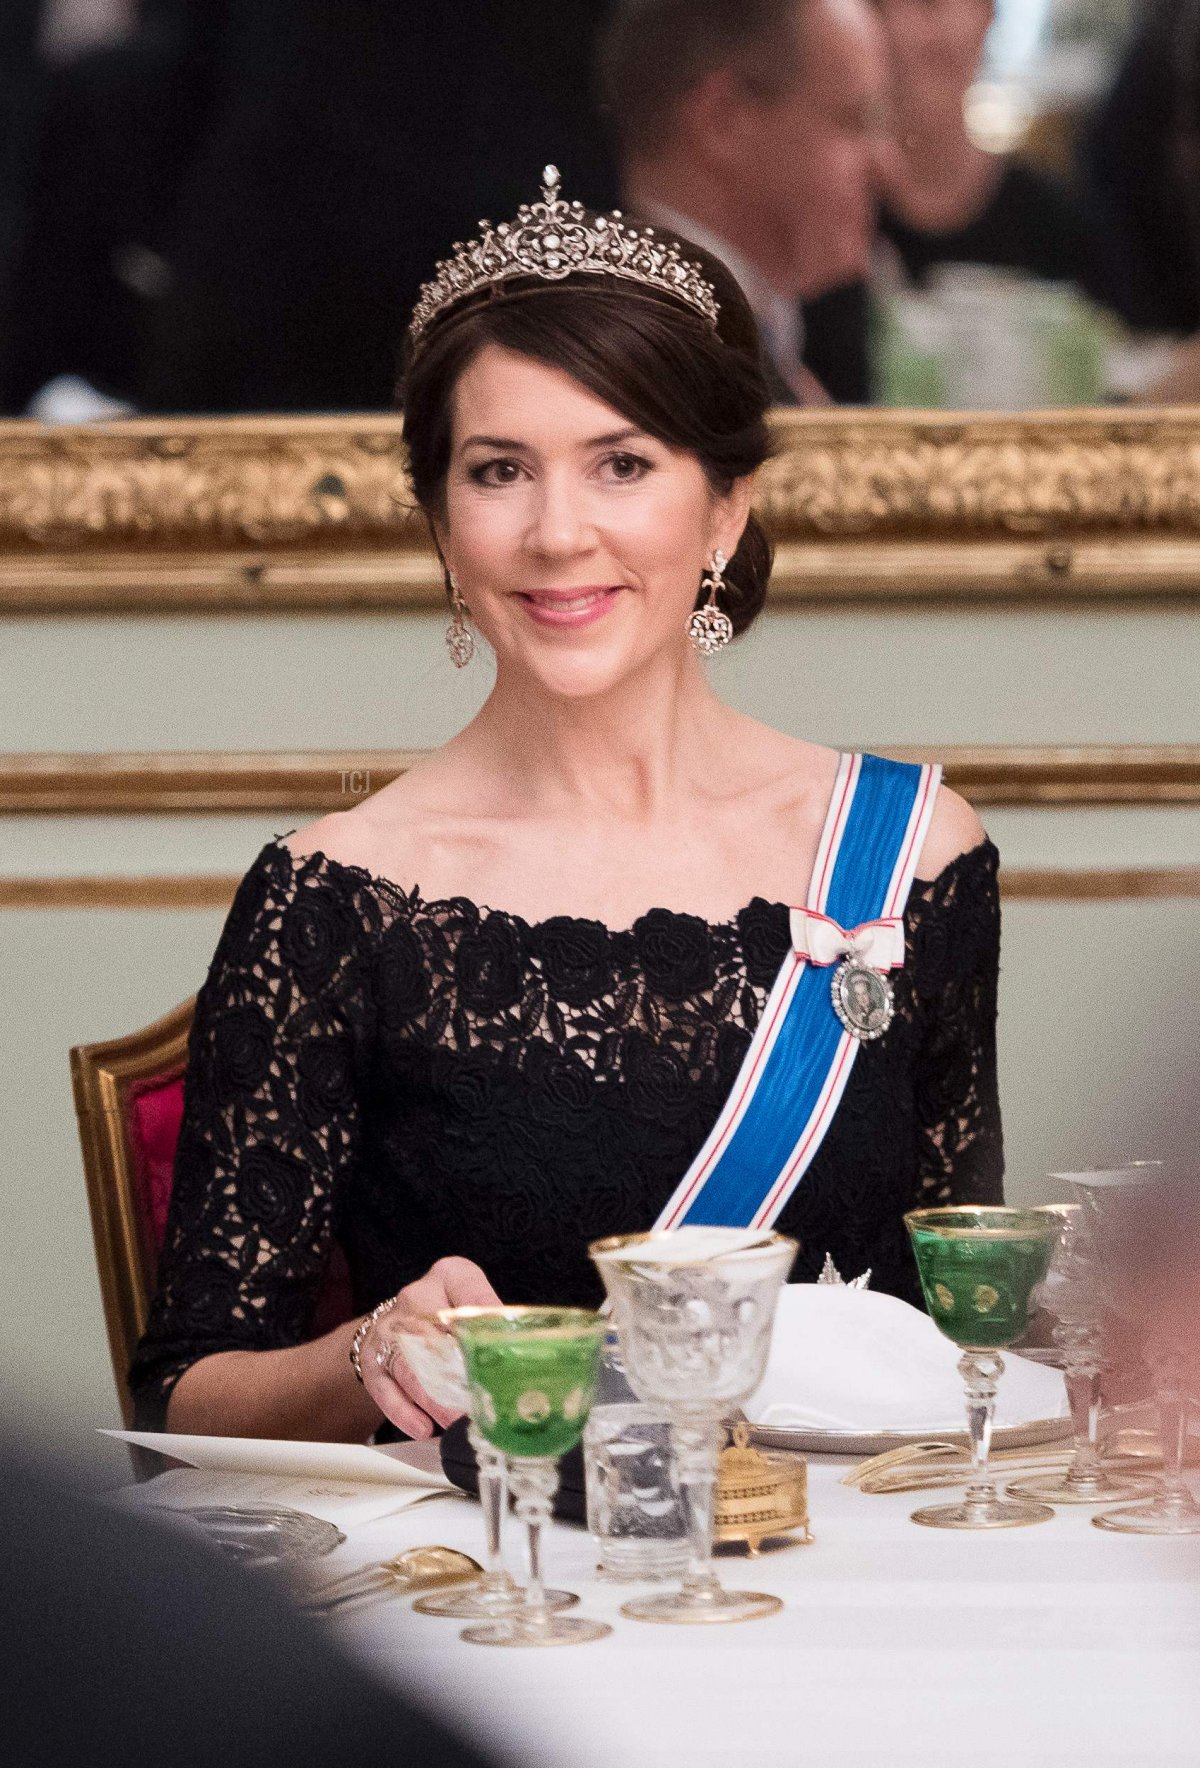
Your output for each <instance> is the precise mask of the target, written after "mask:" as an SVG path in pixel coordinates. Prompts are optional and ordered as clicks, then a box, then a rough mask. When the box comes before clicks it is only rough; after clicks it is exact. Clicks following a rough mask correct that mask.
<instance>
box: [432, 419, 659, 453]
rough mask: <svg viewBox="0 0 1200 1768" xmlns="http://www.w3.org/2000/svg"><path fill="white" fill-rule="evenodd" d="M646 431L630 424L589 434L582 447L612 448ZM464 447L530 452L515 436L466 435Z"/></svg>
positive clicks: (643, 434) (581, 444)
mask: <svg viewBox="0 0 1200 1768" xmlns="http://www.w3.org/2000/svg"><path fill="white" fill-rule="evenodd" d="M645 435H646V432H645V431H644V430H639V429H638V428H637V427H636V426H635V425H633V424H630V425H628V426H627V427H626V428H625V429H623V430H610V431H609V432H608V433H607V435H604V436H589V437H588V438H587V440H586V441H584V442H581V443H580V444H579V446H580V447H581V448H612V447H614V446H615V445H616V444H617V443H618V442H632V441H634V440H636V439H637V438H639V437H641V438H644V437H645ZM459 446H460V447H462V448H508V449H518V450H521V451H523V452H529V451H530V448H529V443H528V442H522V441H520V440H519V439H518V438H517V437H515V436H466V437H464V439H463V441H462V442H461V443H460V444H459Z"/></svg>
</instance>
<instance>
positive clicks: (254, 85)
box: [0, 0, 617, 412]
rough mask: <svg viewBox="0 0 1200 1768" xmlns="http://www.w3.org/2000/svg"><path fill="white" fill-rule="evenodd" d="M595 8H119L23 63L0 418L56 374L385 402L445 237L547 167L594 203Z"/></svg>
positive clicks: (193, 404)
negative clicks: (94, 31)
mask: <svg viewBox="0 0 1200 1768" xmlns="http://www.w3.org/2000/svg"><path fill="white" fill-rule="evenodd" d="M115 3H116V0H104V4H105V5H106V6H107V5H110V4H115ZM5 4H8V0H5ZM19 4H20V5H24V6H27V7H29V6H30V0H19ZM45 4H46V0H43V6H44V5H45ZM60 4H61V0H60ZM607 6H608V0H455V3H454V4H453V5H450V4H448V0H406V3H405V4H404V5H402V6H401V5H397V4H396V3H395V0H127V11H128V14H129V29H128V31H127V33H126V34H125V35H124V37H123V39H122V40H121V41H115V42H109V43H107V44H106V45H104V46H103V47H97V46H94V47H92V48H90V49H88V50H87V51H86V52H83V53H79V54H73V55H70V56H68V57H66V58H60V59H59V60H58V61H57V62H54V63H53V65H50V62H49V58H47V57H46V56H45V55H43V56H42V57H41V58H40V65H39V66H36V67H35V66H33V65H32V64H31V65H30V66H29V67H28V68H25V67H24V65H23V70H22V72H21V75H20V77H19V79H18V80H17V81H16V85H17V88H18V90H17V91H16V92H15V94H14V97H13V100H12V102H13V103H14V104H16V105H17V106H18V107H19V108H20V109H21V111H22V115H27V113H28V109H29V104H28V95H29V93H30V91H31V81H32V82H33V84H34V85H37V86H38V87H39V94H38V97H37V102H36V117H33V118H31V119H30V121H29V123H28V124H27V126H26V127H25V128H24V129H23V131H22V144H23V145H22V155H23V166H22V171H21V176H20V178H19V179H16V180H14V181H12V182H13V183H14V185H15V184H19V186H20V189H19V192H18V193H17V195H16V197H14V199H13V200H14V202H15V203H16V205H17V208H18V209H19V215H18V214H17V213H16V210H15V209H14V210H12V212H13V213H14V216H15V219H14V221H13V222H12V223H10V224H9V226H8V228H7V232H8V234H9V249H8V266H9V270H10V274H11V281H12V285H13V286H12V299H11V302H10V303H9V314H10V318H11V324H10V325H9V326H8V327H7V328H5V330H4V335H3V338H2V339H0V382H2V383H3V384H4V391H3V407H4V409H7V410H8V411H12V412H18V411H21V410H23V409H25V407H26V406H27V405H28V403H29V401H30V399H31V398H32V397H33V396H34V395H35V393H36V392H37V391H38V389H39V388H40V387H42V386H43V385H44V383H45V382H46V381H47V380H49V379H51V378H53V377H55V376H59V375H63V374H67V375H79V376H83V377H84V378H85V379H86V380H88V381H90V382H91V383H92V384H93V385H94V386H95V387H96V388H98V389H99V391H100V392H102V393H104V394H107V395H109V396H110V397H113V398H117V399H122V400H125V401H128V402H129V403H131V404H132V405H134V406H136V407H138V408H141V409H144V410H151V411H185V412H186V411H197V412H227V411H240V410H250V411H304V410H343V409H348V410H353V409H386V408H388V407H389V406H390V405H391V403H392V400H393V392H394V383H395V375H396V353H397V345H398V341H399V338H400V335H401V333H402V331H403V327H404V324H405V321H406V319H407V315H408V309H409V308H410V307H411V305H412V302H413V300H414V299H415V296H416V293H417V290H418V287H419V285H420V283H421V281H422V280H423V279H424V278H425V277H426V276H428V275H429V274H430V273H431V272H432V268H433V264H434V261H435V260H436V259H437V258H439V257H441V256H444V255H445V254H446V253H447V251H448V249H449V247H450V245H451V243H452V241H453V240H454V239H456V238H464V237H467V236H468V235H469V234H470V233H471V232H473V231H474V230H475V227H476V223H477V222H478V220H479V217H480V216H482V215H493V216H494V215H497V214H501V215H507V214H511V213H512V212H513V211H514V210H515V209H516V207H517V205H518V203H520V202H523V201H527V200H530V199H533V198H536V196H537V191H538V185H539V177H540V173H541V169H542V167H543V165H545V163H546V162H547V161H548V160H553V161H556V162H557V163H558V164H559V165H560V166H561V167H562V170H563V175H564V180H565V183H566V187H567V190H568V193H569V195H570V196H571V197H572V198H575V197H578V198H580V199H582V200H584V201H587V202H591V203H594V204H597V205H599V206H605V207H609V206H611V205H612V204H613V203H614V202H615V201H616V200H617V187H616V172H615V166H614V164H613V158H612V154H611V152H610V150H609V147H608V144H607V141H606V139H605V135H604V131H603V129H602V127H601V124H600V122H599V118H598V116H597V113H596V105H595V100H594V95H593V81H592V67H593V59H594V44H595V37H596V32H597V30H598V29H599V27H600V25H601V23H602V22H603V19H604V16H605V14H606V11H607ZM31 16H32V9H31ZM7 28H8V27H7V24H6V27H5V29H6V30H7ZM33 29H34V26H33V25H32V24H29V25H27V26H25V27H23V29H22V31H21V41H22V43H23V44H25V45H26V52H25V57H24V61H25V62H26V63H28V62H29V61H30V54H29V50H28V44H29V42H30V40H31V33H32V31H33ZM5 41H6V37H5V34H4V33H2V32H0V49H3V47H4V45H5ZM35 59H36V58H35ZM6 72H7V70H5V73H6ZM0 107H3V108H4V109H7V108H9V99H8V96H7V93H6V91H5V89H4V81H3V80H2V79H0ZM11 208H12V205H11V204H10V209H11ZM17 220H19V223H20V225H19V226H18V225H16V221H17ZM3 231H5V223H4V213H3V191H2V190H0V233H3ZM3 248H4V240H3V239H2V238H0V251H2V250H3ZM3 268H4V265H3V263H2V262H0V271H2V270H3ZM2 293H3V291H2V289H0V295H2ZM2 317H3V314H2V313H0V318H2Z"/></svg>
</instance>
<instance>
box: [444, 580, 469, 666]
mask: <svg viewBox="0 0 1200 1768" xmlns="http://www.w3.org/2000/svg"><path fill="white" fill-rule="evenodd" d="M446 587H447V588H448V589H449V591H450V606H451V608H452V609H453V613H452V614H451V616H450V624H449V625H448V626H447V628H446V649H447V650H448V651H449V653H450V661H451V662H452V663H453V665H454V667H455V668H456V669H465V668H466V666H467V664H468V663H469V662H470V661H471V658H472V657H473V656H474V655H475V639H474V636H473V634H472V632H471V628H470V627H469V626H468V625H467V604H466V602H464V601H463V599H462V592H461V590H460V589H459V587H458V579H457V578H456V577H455V575H454V572H453V571H447V572H446Z"/></svg>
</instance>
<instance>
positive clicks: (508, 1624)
mask: <svg viewBox="0 0 1200 1768" xmlns="http://www.w3.org/2000/svg"><path fill="white" fill-rule="evenodd" d="M451 1326H452V1329H453V1332H454V1335H455V1337H456V1338H457V1340H458V1343H459V1345H460V1346H461V1348H462V1353H463V1361H464V1363H465V1366H466V1375H467V1389H468V1394H469V1397H470V1418H471V1423H472V1425H473V1427H474V1429H475V1430H476V1431H477V1432H478V1433H479V1435H480V1437H481V1438H482V1439H483V1440H484V1441H485V1442H486V1443H488V1444H489V1445H490V1446H491V1447H492V1448H493V1449H494V1450H496V1451H498V1452H499V1453H501V1454H503V1455H504V1456H505V1457H506V1461H507V1467H508V1482H509V1489H510V1490H511V1492H512V1495H513V1499H514V1504H515V1508H516V1512H517V1516H518V1518H519V1519H520V1520H521V1521H522V1522H523V1523H524V1524H525V1526H526V1529H527V1531H528V1542H529V1583H528V1585H527V1586H526V1590H525V1600H524V1602H523V1603H522V1605H521V1607H520V1608H519V1609H518V1610H517V1611H516V1612H515V1613H513V1614H510V1615H508V1616H506V1617H504V1618H503V1619H500V1620H497V1621H495V1622H493V1623H491V1624H485V1625H481V1626H474V1627H466V1628H464V1629H463V1632H462V1635H461V1636H462V1638H463V1639H465V1640H466V1641H467V1642H468V1643H469V1644H472V1645H515V1646H519V1645H579V1644H583V1643H585V1642H586V1641H588V1640H592V1639H603V1638H604V1637H605V1636H606V1635H607V1634H609V1633H610V1632H611V1631H612V1629H611V1627H608V1626H606V1625H605V1624H604V1623H603V1622H600V1621H592V1620H588V1619H586V1618H585V1617H583V1616H579V1615H572V1616H569V1617H564V1616H562V1615H561V1614H558V1613H556V1612H555V1611H554V1608H553V1606H552V1603H551V1601H550V1600H548V1594H547V1591H546V1587H545V1583H544V1580H543V1577H542V1535H543V1530H544V1527H545V1524H546V1522H547V1521H548V1520H549V1517H550V1512H551V1505H552V1503H553V1499H554V1494H555V1492H556V1490H557V1489H558V1460H559V1457H560V1456H562V1455H564V1454H565V1453H566V1451H567V1450H568V1449H573V1448H574V1447H575V1445H576V1444H577V1443H578V1442H579V1440H580V1438H581V1437H582V1435H583V1427H584V1425H585V1424H586V1423H587V1419H588V1413H589V1412H590V1410H591V1405H592V1399H593V1396H594V1394H595V1390H596V1376H597V1374H598V1372H599V1367H600V1350H601V1346H602V1344H603V1342H604V1331H605V1322H604V1321H603V1319H602V1318H601V1317H600V1315H599V1314H593V1313H589V1312H587V1311H586V1310H584V1309H582V1308H538V1307H521V1308H504V1307H496V1308H472V1309H461V1310H457V1311H456V1313H455V1314H454V1316H453V1317H452V1319H451Z"/></svg>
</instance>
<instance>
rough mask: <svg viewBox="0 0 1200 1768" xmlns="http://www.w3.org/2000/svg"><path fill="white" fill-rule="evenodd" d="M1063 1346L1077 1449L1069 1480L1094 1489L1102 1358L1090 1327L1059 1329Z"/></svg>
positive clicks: (1083, 1488) (1077, 1487) (1096, 1483)
mask: <svg viewBox="0 0 1200 1768" xmlns="http://www.w3.org/2000/svg"><path fill="white" fill-rule="evenodd" d="M1055 1336H1056V1337H1057V1338H1058V1341H1059V1343H1060V1344H1061V1345H1062V1347H1063V1352H1064V1366H1063V1380H1064V1381H1065V1383H1066V1388H1067V1404H1068V1405H1069V1406H1070V1408H1071V1429H1072V1432H1073V1434H1074V1438H1075V1453H1074V1455H1073V1456H1072V1458H1071V1465H1070V1467H1069V1468H1068V1469H1067V1480H1066V1483H1067V1485H1068V1486H1070V1487H1071V1488H1072V1489H1073V1490H1074V1491H1077V1492H1085V1491H1092V1490H1095V1489H1096V1488H1098V1487H1099V1484H1100V1448H1099V1440H1100V1361H1099V1358H1098V1356H1097V1354H1096V1334H1095V1332H1094V1331H1093V1330H1092V1329H1091V1328H1082V1327H1071V1328H1063V1329H1062V1330H1061V1331H1060V1332H1058V1333H1056V1334H1055Z"/></svg>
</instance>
